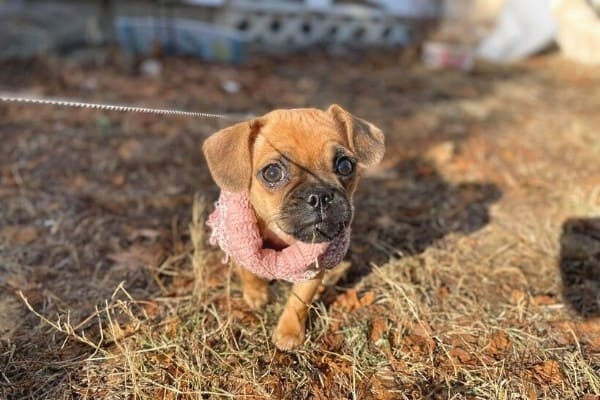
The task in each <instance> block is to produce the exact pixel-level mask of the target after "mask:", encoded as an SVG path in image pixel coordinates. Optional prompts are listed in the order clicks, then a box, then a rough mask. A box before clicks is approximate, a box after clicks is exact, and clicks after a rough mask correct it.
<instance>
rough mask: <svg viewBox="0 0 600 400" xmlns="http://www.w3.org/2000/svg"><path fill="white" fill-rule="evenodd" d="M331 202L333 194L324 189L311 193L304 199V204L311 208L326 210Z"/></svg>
mask: <svg viewBox="0 0 600 400" xmlns="http://www.w3.org/2000/svg"><path fill="white" fill-rule="evenodd" d="M332 201H333V192H332V191H329V190H326V189H316V190H313V191H311V192H310V193H309V194H308V196H307V197H306V202H307V203H308V205H310V206H311V207H312V208H315V209H326V208H327V207H328V206H329V205H330V204H331V202H332Z"/></svg>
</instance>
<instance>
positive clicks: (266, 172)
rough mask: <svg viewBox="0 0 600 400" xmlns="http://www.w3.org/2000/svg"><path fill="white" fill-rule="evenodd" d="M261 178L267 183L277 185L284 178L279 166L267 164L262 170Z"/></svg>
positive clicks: (281, 168)
mask: <svg viewBox="0 0 600 400" xmlns="http://www.w3.org/2000/svg"><path fill="white" fill-rule="evenodd" d="M262 177H263V179H264V180H265V181H266V182H268V183H277V182H279V181H281V180H283V178H284V177H285V173H284V171H283V167H282V166H281V165H279V164H276V163H273V164H269V165H267V166H266V167H264V168H263V170H262Z"/></svg>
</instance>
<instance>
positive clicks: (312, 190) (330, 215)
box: [281, 185, 352, 243]
mask: <svg viewBox="0 0 600 400" xmlns="http://www.w3.org/2000/svg"><path fill="white" fill-rule="evenodd" d="M351 220H352V208H351V206H350V202H349V200H348V198H347V197H346V195H345V193H344V192H343V191H341V190H339V189H337V188H334V187H328V186H313V185H306V186H302V187H299V188H297V189H296V190H295V191H294V193H292V194H291V195H290V196H289V200H288V201H286V202H285V203H284V205H283V207H282V220H281V222H282V225H283V226H282V228H283V229H284V230H285V231H286V232H288V233H290V234H291V235H292V236H294V237H295V238H296V239H298V240H300V241H302V242H307V243H309V242H313V243H321V242H328V241H331V240H333V239H334V238H335V237H336V236H338V235H339V234H340V233H342V231H343V230H344V229H345V228H346V227H347V226H349V225H350V222H351Z"/></svg>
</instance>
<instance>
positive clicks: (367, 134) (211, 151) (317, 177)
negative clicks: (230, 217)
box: [203, 105, 385, 246]
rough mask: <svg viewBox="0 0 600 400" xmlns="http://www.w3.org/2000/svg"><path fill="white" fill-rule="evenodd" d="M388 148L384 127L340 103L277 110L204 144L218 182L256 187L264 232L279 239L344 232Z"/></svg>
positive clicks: (318, 238)
mask: <svg viewBox="0 0 600 400" xmlns="http://www.w3.org/2000/svg"><path fill="white" fill-rule="evenodd" d="M384 148H385V146H384V137H383V133H382V132H381V130H379V129H378V128H377V127H375V126H374V125H372V124H370V123H369V122H367V121H365V120H362V119H360V118H357V117H354V116H353V115H351V114H350V113H348V112H347V111H345V110H344V109H342V108H341V107H340V106H338V105H332V106H331V107H329V109H328V110H327V111H321V110H317V109H294V110H275V111H272V112H270V113H268V114H266V115H264V116H262V117H260V118H256V119H254V120H252V121H245V122H241V123H238V124H236V125H233V126H231V127H229V128H225V129H223V130H221V131H219V132H217V133H215V134H213V135H211V136H210V137H209V138H208V139H207V140H206V141H205V142H204V144H203V151H204V155H205V157H206V160H207V163H208V168H209V169H210V172H211V174H212V176H213V179H214V180H215V182H216V183H217V185H218V186H219V187H220V188H221V189H223V190H227V191H230V192H239V191H244V190H247V191H249V193H250V201H251V203H252V206H253V208H254V211H255V213H256V215H257V219H258V221H259V228H260V230H261V233H262V235H263V238H264V239H265V240H266V241H267V242H271V244H273V245H275V246H277V245H285V244H290V243H292V242H294V241H296V240H300V241H303V242H315V243H319V242H325V241H330V240H332V239H333V238H334V237H336V236H337V235H339V234H340V233H341V232H342V231H343V229H344V228H345V227H347V226H348V225H349V224H350V222H351V220H352V212H353V207H352V196H353V194H354V191H355V189H356V186H357V184H358V179H359V177H360V175H361V173H362V171H363V170H364V169H365V168H366V167H369V166H371V165H374V164H376V163H378V162H379V161H380V160H381V158H382V157H383V153H384Z"/></svg>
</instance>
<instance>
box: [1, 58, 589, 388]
mask: <svg viewBox="0 0 600 400" xmlns="http://www.w3.org/2000/svg"><path fill="white" fill-rule="evenodd" d="M162 67H163V69H162V73H161V76H160V77H159V78H153V77H148V76H146V77H145V76H140V75H139V74H137V73H134V72H133V70H132V69H131V68H129V67H127V66H125V65H124V64H122V63H119V62H116V61H114V62H113V61H111V62H108V63H107V64H105V65H103V66H93V65H85V64H82V63H80V62H75V61H73V60H70V59H63V60H57V59H45V60H38V61H35V62H31V63H8V64H5V65H3V66H2V67H1V68H0V89H1V90H11V91H19V92H21V93H24V94H29V95H45V96H63V97H70V98H77V99H84V100H88V101H96V102H119V103H134V104H143V105H147V106H157V107H177V108H183V109H190V110H199V111H210V112H242V113H246V112H252V113H255V114H261V113H263V112H265V111H268V110H270V109H272V108H284V107H304V106H315V107H326V106H327V105H329V104H330V103H339V104H342V105H343V106H344V107H346V108H347V109H349V110H351V111H352V112H353V113H355V114H356V115H359V116H361V117H363V118H366V119H368V120H370V121H372V122H374V123H375V124H377V125H379V126H380V127H381V128H382V129H383V130H384V131H385V133H386V140H387V145H388V147H387V153H386V157H385V159H384V162H383V163H382V164H381V165H380V166H378V167H377V168H375V169H373V170H372V171H370V172H369V174H368V175H367V176H366V177H365V179H364V180H363V182H362V184H361V187H360V188H359V193H358V194H357V199H356V220H355V223H354V229H353V232H354V236H353V239H352V243H351V247H350V251H349V254H348V257H347V259H348V261H349V264H347V265H343V266H342V268H339V269H338V270H337V271H336V273H335V274H332V276H331V277H330V278H329V282H328V284H327V285H325V286H324V287H323V288H322V291H321V293H320V297H319V300H317V301H316V302H315V303H314V307H313V310H312V312H311V317H310V326H309V329H308V332H307V340H306V343H305V344H304V345H303V346H302V347H301V348H300V349H298V350H297V351H295V352H289V353H285V352H280V351H278V350H276V349H274V348H273V346H272V344H271V343H270V341H269V336H270V332H271V330H272V329H273V327H274V325H275V323H276V320H277V316H278V313H279V312H280V311H281V309H282V305H283V301H284V299H285V298H286V296H287V293H288V292H289V286H288V285H286V284H283V283H274V284H273V285H272V290H273V294H274V296H273V297H274V301H273V302H272V303H271V304H269V305H268V306H267V307H266V309H265V311H264V312H252V311H250V310H249V309H248V308H247V307H246V305H245V304H244V302H243V300H242V299H241V293H240V287H239V282H238V280H237V278H236V277H235V275H234V274H232V273H231V270H230V268H229V266H227V265H223V264H221V263H220V259H221V255H220V254H219V252H218V251H216V250H215V249H214V248H211V247H210V246H208V244H207V243H206V237H205V233H206V231H205V227H204V224H203V218H204V216H205V215H206V213H207V212H208V211H209V210H210V209H211V207H212V206H211V205H212V202H213V201H214V199H215V197H216V195H217V189H216V187H215V185H214V184H213V183H212V181H211V179H210V176H209V174H208V172H207V169H206V165H205V163H204V160H203V158H202V155H201V152H200V143H201V142H202V140H203V139H204V138H205V137H206V136H207V135H209V134H210V133H212V132H214V131H216V130H217V129H218V128H220V127H223V126H224V125H225V123H224V122H219V121H215V120H209V119H194V118H177V117H159V116H153V115H150V116H149V115H140V114H122V113H108V112H98V111H91V110H76V109H65V108H55V107H42V106H22V105H7V104H0V398H7V399H25V398H36V399H41V398H52V399H60V398H94V399H103V398H107V399H117V398H123V399H125V398H127V399H129V398H142V399H143V398H151V399H155V398H160V399H184V398H220V397H225V398H227V397H235V398H245V397H248V398H269V399H277V398H287V399H305V398H306V399H349V398H353V399H368V398H375V399H450V398H451V399H537V398H548V399H585V400H598V399H600V132H599V128H600V70H598V69H592V68H586V67H582V66H580V65H576V64H573V63H570V62H568V61H564V60H562V59H561V58H560V56H558V55H546V56H540V57H537V58H534V59H531V60H529V61H527V62H524V63H520V64H516V65H512V66H505V67H499V66H487V65H478V66H477V67H476V68H475V70H474V71H472V72H471V73H468V74H464V73H460V72H453V71H428V70H425V69H423V68H422V67H420V66H418V63H414V62H412V60H411V59H410V57H407V56H406V55H405V54H400V53H398V54H395V53H387V54H381V53H379V54H378V53H374V54H352V55H347V56H342V57H338V58H331V57H329V56H327V55H325V54H309V55H303V56H297V57H293V58H288V59H279V58H272V59H266V60H257V61H254V62H251V63H249V64H248V65H244V66H238V67H235V66H223V65H208V64H203V63H201V62H199V61H193V60H183V59H168V60H163V61H162ZM229 81H235V82H237V83H238V84H239V90H238V91H237V92H235V93H231V92H228V91H227V90H225V88H229V89H231V88H232V85H231V84H230V83H229V84H228V83H227V82H229Z"/></svg>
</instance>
